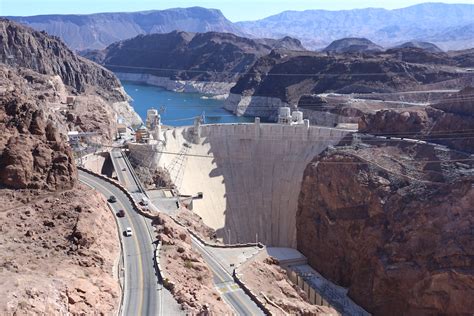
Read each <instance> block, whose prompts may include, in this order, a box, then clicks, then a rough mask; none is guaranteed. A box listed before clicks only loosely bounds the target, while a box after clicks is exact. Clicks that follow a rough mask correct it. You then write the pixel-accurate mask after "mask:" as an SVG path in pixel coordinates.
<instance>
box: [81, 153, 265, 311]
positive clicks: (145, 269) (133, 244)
mask: <svg viewBox="0 0 474 316" xmlns="http://www.w3.org/2000/svg"><path fill="white" fill-rule="evenodd" d="M110 156H111V160H112V163H113V165H114V169H115V170H116V175H117V178H118V180H119V181H120V182H121V183H122V184H123V185H124V186H125V188H126V189H127V190H128V191H129V192H130V194H132V196H133V197H134V198H135V199H136V200H137V201H140V200H141V198H142V197H143V196H145V194H144V192H142V190H141V187H140V184H139V182H138V180H137V179H136V178H135V176H134V174H132V171H131V170H130V166H129V163H128V162H127V161H126V159H124V157H123V155H122V152H121V151H120V149H114V150H112V151H111V152H110ZM79 179H80V181H82V182H84V183H85V184H87V185H89V186H91V187H93V188H95V189H96V190H97V191H98V192H100V193H102V194H103V195H104V196H105V197H106V198H108V197H110V196H111V195H113V196H115V197H116V199H117V201H116V202H115V203H110V205H111V207H112V208H113V210H114V212H115V213H116V212H118V211H119V210H124V211H125V217H122V218H118V225H119V230H120V231H121V235H120V236H121V240H122V244H123V252H124V273H125V276H124V277H125V282H124V289H123V291H124V299H123V306H122V315H178V314H182V313H183V312H182V311H181V310H180V308H179V305H178V304H177V303H176V301H175V300H174V299H173V297H172V295H171V293H169V291H168V290H166V289H165V288H164V287H162V286H161V285H160V284H158V277H157V275H156V270H155V265H154V258H153V256H154V250H155V245H154V243H153V241H154V238H153V235H152V231H153V229H152V226H151V220H150V219H147V218H145V217H143V216H141V215H139V214H138V213H136V212H135V210H134V208H133V206H132V203H131V202H130V200H129V199H128V197H127V196H126V195H125V194H124V193H123V192H122V191H121V190H120V189H119V188H117V187H116V186H115V185H113V184H111V183H109V182H107V181H105V180H103V179H101V178H100V177H97V176H94V175H91V174H89V173H86V172H84V171H79ZM127 227H131V228H132V231H133V235H132V236H131V237H125V235H124V233H123V232H124V231H125V229H126V228H127ZM192 244H193V247H194V248H195V249H196V250H197V251H198V252H199V253H201V255H202V256H203V258H204V260H205V261H206V262H207V264H208V265H209V267H210V269H211V271H212V273H213V281H214V284H215V286H216V288H217V290H218V291H219V293H220V294H221V296H222V298H223V299H224V301H225V302H226V303H227V304H229V306H231V307H232V309H233V310H234V311H235V314H237V315H263V311H262V310H261V309H260V308H259V307H258V306H257V305H256V304H255V303H254V302H253V301H252V300H251V299H250V297H249V296H247V295H246V294H245V292H244V291H243V290H242V289H241V288H240V287H239V286H238V285H237V284H236V283H235V282H234V280H233V278H232V275H231V274H230V273H229V272H228V271H226V269H225V267H223V266H222V263H221V262H219V260H217V259H216V258H214V257H213V254H212V253H211V252H210V251H209V250H208V249H206V248H207V247H206V246H205V245H203V244H202V243H201V242H200V241H199V240H197V239H195V238H193V239H192Z"/></svg>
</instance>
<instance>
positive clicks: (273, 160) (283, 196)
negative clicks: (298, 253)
mask: <svg viewBox="0 0 474 316" xmlns="http://www.w3.org/2000/svg"><path fill="white" fill-rule="evenodd" d="M196 128H197V127H180V128H174V129H170V130H166V131H164V132H163V138H164V141H165V145H164V147H163V153H161V154H159V156H158V165H159V166H161V167H165V168H167V169H168V170H170V175H171V177H172V179H176V180H177V181H176V183H175V184H176V185H177V188H178V190H179V192H180V193H181V194H189V195H195V194H196V193H197V192H203V196H204V198H203V199H200V200H194V202H193V211H194V212H196V213H197V214H198V215H199V216H201V217H202V219H203V221H204V223H205V224H207V225H208V226H210V227H212V228H213V229H215V230H216V231H217V235H218V237H221V238H223V239H224V241H225V242H226V243H237V242H255V241H256V240H257V239H258V241H260V242H263V243H264V244H266V245H268V246H278V247H292V248H296V211H297V206H298V196H299V193H300V189H301V182H302V177H303V172H304V169H305V168H306V166H307V164H308V163H309V162H310V161H311V160H312V159H313V158H314V157H315V156H316V155H318V154H320V153H321V152H322V151H323V150H325V149H326V148H327V147H328V146H329V145H335V144H337V143H338V142H339V141H340V140H341V139H342V138H343V137H344V136H345V135H346V134H347V133H349V131H348V130H343V129H336V128H328V127H319V126H306V125H282V124H260V123H259V122H256V123H253V124H251V123H249V124H219V125H202V126H199V127H198V129H199V130H196ZM179 153H181V154H179ZM178 160H180V161H178ZM177 164H179V167H176V165H177Z"/></svg>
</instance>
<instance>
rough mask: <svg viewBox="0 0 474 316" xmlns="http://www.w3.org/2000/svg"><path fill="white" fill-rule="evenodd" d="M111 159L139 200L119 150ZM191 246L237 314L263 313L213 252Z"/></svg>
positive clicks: (113, 152) (120, 176)
mask: <svg viewBox="0 0 474 316" xmlns="http://www.w3.org/2000/svg"><path fill="white" fill-rule="evenodd" d="M110 154H111V159H112V163H113V165H114V168H115V170H116V173H117V178H118V179H119V181H120V182H121V183H122V184H124V186H125V187H126V188H127V190H129V191H130V192H131V193H132V195H133V196H134V197H135V198H136V199H137V200H138V201H139V200H140V199H141V197H142V196H144V195H143V193H142V192H141V191H140V188H139V187H138V185H137V183H136V181H135V179H134V177H133V175H132V171H131V170H129V166H128V164H127V163H126V162H125V160H124V159H123V157H122V153H121V152H120V150H113V151H111V153H110ZM193 247H194V248H195V249H196V250H198V251H199V252H200V253H201V255H202V256H203V258H204V260H205V261H206V263H207V264H208V265H209V267H210V268H211V270H212V272H213V276H214V284H215V286H216V287H217V289H218V291H219V292H220V294H221V296H222V297H223V298H224V300H225V301H226V302H227V303H228V304H229V305H230V306H231V307H232V308H233V309H234V310H235V312H236V314H238V315H264V314H263V311H262V310H261V309H260V308H259V307H258V306H257V305H256V304H255V303H254V302H253V301H252V300H251V299H250V297H248V296H247V294H245V292H244V291H243V290H242V289H240V287H239V286H238V285H237V284H236V283H234V280H233V279H232V275H231V274H230V273H229V272H228V271H226V269H225V268H224V267H223V266H222V264H221V263H220V262H219V261H218V260H217V259H216V258H215V257H214V254H213V253H212V252H210V251H209V250H206V247H205V246H204V245H203V244H201V243H200V242H199V240H197V239H195V238H193Z"/></svg>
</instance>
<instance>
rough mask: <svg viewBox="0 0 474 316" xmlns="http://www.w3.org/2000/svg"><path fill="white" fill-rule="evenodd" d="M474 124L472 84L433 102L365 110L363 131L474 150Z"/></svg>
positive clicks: (361, 129) (473, 151) (473, 90)
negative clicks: (403, 107)
mask: <svg viewBox="0 0 474 316" xmlns="http://www.w3.org/2000/svg"><path fill="white" fill-rule="evenodd" d="M473 126H474V88H472V87H466V88H464V89H463V90H461V91H460V92H459V93H455V94H453V95H452V96H450V97H447V98H445V99H443V100H440V101H438V102H434V103H432V104H431V105H430V106H426V107H423V108H418V109H398V110H395V109H385V110H381V111H378V112H376V113H365V114H364V115H362V116H361V120H360V121H359V130H360V131H361V132H365V133H371V134H381V135H389V136H394V137H406V138H415V139H422V140H426V141H430V142H433V143H439V144H444V145H447V146H449V147H451V148H453V149H457V150H460V151H464V152H468V153H474V133H473V130H472V127H473Z"/></svg>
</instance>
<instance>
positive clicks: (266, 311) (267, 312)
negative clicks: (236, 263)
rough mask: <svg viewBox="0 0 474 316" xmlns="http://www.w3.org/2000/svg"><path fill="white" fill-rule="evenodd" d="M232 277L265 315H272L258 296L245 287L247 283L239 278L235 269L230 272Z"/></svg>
mask: <svg viewBox="0 0 474 316" xmlns="http://www.w3.org/2000/svg"><path fill="white" fill-rule="evenodd" d="M232 278H233V279H234V282H235V283H237V284H238V285H239V286H240V288H241V289H242V290H243V291H244V292H245V294H247V295H248V296H249V297H250V299H251V300H252V301H253V302H254V303H255V304H257V306H258V307H259V308H260V309H261V310H262V311H263V313H264V314H265V315H272V313H271V312H270V310H269V309H268V308H267V307H266V306H265V304H264V303H263V302H262V301H261V300H260V299H259V298H258V296H257V295H256V294H254V293H253V292H252V290H250V288H248V287H247V285H246V284H245V283H244V282H243V281H242V280H241V279H240V278H239V276H238V274H237V272H236V270H235V269H234V272H233V273H232Z"/></svg>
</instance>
